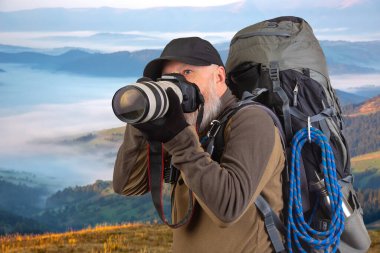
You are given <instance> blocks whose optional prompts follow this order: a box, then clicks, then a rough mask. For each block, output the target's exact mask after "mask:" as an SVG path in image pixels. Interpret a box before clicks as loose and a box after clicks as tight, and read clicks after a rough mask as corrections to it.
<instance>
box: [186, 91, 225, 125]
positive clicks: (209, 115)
mask: <svg viewBox="0 0 380 253" xmlns="http://www.w3.org/2000/svg"><path fill="white" fill-rule="evenodd" d="M208 100H209V101H205V104H204V112H203V119H202V123H201V124H200V127H199V129H198V132H202V131H204V130H205V129H206V127H207V126H208V125H209V124H210V123H211V121H212V120H213V119H215V118H216V117H217V116H218V115H219V113H220V111H221V105H222V103H221V101H220V97H218V95H217V94H216V92H215V91H214V89H210V92H209V99H208ZM198 112H199V110H198V111H195V112H192V113H185V119H186V121H187V123H189V124H190V125H193V126H195V124H196V122H197V117H198Z"/></svg>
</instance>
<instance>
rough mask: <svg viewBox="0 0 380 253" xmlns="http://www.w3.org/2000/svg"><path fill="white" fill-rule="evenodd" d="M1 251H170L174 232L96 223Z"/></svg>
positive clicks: (7, 243) (379, 234) (5, 245)
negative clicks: (92, 226) (95, 225)
mask: <svg viewBox="0 0 380 253" xmlns="http://www.w3.org/2000/svg"><path fill="white" fill-rule="evenodd" d="M369 234H370V236H371V240H372V245H371V248H370V250H369V251H368V252H369V253H375V252H380V231H374V230H370V231H369ZM0 245H1V246H0V252H2V253H11V252H12V253H13V252H17V253H19V252H22V253H24V252H25V253H31V252H33V253H43V252H56V253H58V252H59V253H67V252H74V253H75V252H78V253H79V252H81V253H82V252H83V253H89V252H91V253H117V252H131V253H134V252H137V253H149V252H152V253H153V252H158V253H160V252H171V245H172V232H171V230H170V229H169V228H168V227H166V226H165V225H150V224H123V225H115V226H109V225H108V226H107V225H103V226H97V227H95V228H88V229H83V230H80V231H72V232H66V233H61V234H59V233H49V234H42V235H25V236H22V235H9V236H3V237H0Z"/></svg>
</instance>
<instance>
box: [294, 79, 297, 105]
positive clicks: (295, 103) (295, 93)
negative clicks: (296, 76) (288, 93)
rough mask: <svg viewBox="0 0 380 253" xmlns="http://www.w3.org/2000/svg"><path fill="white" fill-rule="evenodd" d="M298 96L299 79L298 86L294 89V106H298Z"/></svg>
mask: <svg viewBox="0 0 380 253" xmlns="http://www.w3.org/2000/svg"><path fill="white" fill-rule="evenodd" d="M297 96H298V81H297V82H296V86H295V87H294V90H293V106H297Z"/></svg>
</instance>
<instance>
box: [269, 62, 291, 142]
mask: <svg viewBox="0 0 380 253" xmlns="http://www.w3.org/2000/svg"><path fill="white" fill-rule="evenodd" d="M269 77H270V79H271V81H272V87H273V92H274V93H275V94H277V96H278V97H279V98H280V99H281V102H282V113H283V118H284V128H285V133H286V141H287V143H290V142H291V141H292V137H293V130H292V121H291V118H290V108H289V98H288V96H287V95H286V93H285V91H284V90H283V89H282V87H281V81H280V65H279V63H278V62H276V61H273V62H270V63H269Z"/></svg>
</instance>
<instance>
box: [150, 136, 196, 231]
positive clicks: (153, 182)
mask: <svg viewBox="0 0 380 253" xmlns="http://www.w3.org/2000/svg"><path fill="white" fill-rule="evenodd" d="M148 164H149V185H150V193H151V195H152V200H153V204H154V207H155V208H156V210H157V213H158V215H159V216H160V218H161V220H162V221H163V222H164V223H165V224H166V225H168V226H169V227H171V228H178V227H180V226H183V225H185V224H187V223H188V222H189V221H190V219H191V217H192V215H193V211H194V199H193V198H194V197H193V193H192V191H191V190H190V189H189V208H188V210H187V213H186V215H185V217H184V218H183V219H182V220H180V221H179V222H178V223H174V224H173V223H171V222H169V221H168V220H167V219H166V218H165V214H164V208H163V203H162V186H163V183H164V162H163V148H162V143H160V142H150V143H149V162H148ZM172 194H174V189H173V192H172ZM172 201H173V195H172Z"/></svg>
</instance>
